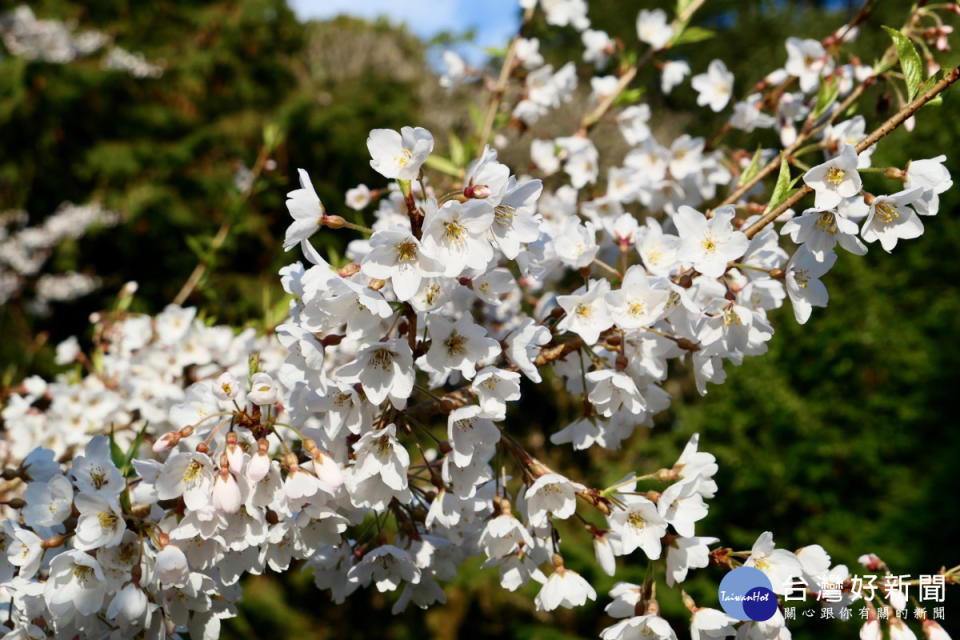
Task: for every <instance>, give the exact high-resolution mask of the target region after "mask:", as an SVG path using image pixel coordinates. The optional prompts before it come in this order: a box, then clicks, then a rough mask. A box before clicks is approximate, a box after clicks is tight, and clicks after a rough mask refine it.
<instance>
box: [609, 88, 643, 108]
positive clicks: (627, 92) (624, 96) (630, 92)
mask: <svg viewBox="0 0 960 640" xmlns="http://www.w3.org/2000/svg"><path fill="white" fill-rule="evenodd" d="M641 97H643V88H642V87H634V88H633V89H624V90H623V91H621V92H620V95H618V96H617V98H616V99H615V100H614V101H613V104H614V106H618V107H619V106H623V107H626V106H628V105H631V104H636V103H638V102H640V98H641Z"/></svg>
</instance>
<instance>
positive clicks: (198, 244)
mask: <svg viewBox="0 0 960 640" xmlns="http://www.w3.org/2000/svg"><path fill="white" fill-rule="evenodd" d="M185 242H186V243H187V248H189V249H190V251H193V253H194V255H196V256H197V258H199V259H200V260H204V259H205V258H206V256H207V244H208V242H207V239H206V238H205V237H201V236H187V237H186V238H185Z"/></svg>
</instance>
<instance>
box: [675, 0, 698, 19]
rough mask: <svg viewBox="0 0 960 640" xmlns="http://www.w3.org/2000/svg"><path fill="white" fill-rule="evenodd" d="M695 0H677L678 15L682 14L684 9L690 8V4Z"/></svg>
mask: <svg viewBox="0 0 960 640" xmlns="http://www.w3.org/2000/svg"><path fill="white" fill-rule="evenodd" d="M694 1H695V0H677V15H678V16H679V15H681V14H682V13H683V12H684V11H686V10H687V9H689V8H690V5H692V4H693V3H694Z"/></svg>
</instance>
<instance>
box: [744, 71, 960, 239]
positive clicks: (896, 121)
mask: <svg viewBox="0 0 960 640" xmlns="http://www.w3.org/2000/svg"><path fill="white" fill-rule="evenodd" d="M957 79H960V67H954V68H953V69H951V70H950V71H948V72H947V73H946V74H944V76H943V78H941V79H940V81H939V82H937V83H936V84H935V85H933V86H932V87H930V88H929V89H927V90H926V91H924V92H923V93H922V94H921V95H919V96H917V98H916V99H914V101H913V102H911V103H910V104H907V105H904V107H903V108H902V109H900V111H898V112H897V113H895V114H893V115H892V116H891V117H890V118H889V119H888V120H887V121H886V122H884V123H883V124H882V125H880V126H879V127H877V128H876V129H874V130H873V132H871V133H870V135H868V136H867V137H866V138H864V139H863V140H861V141H860V142H859V144H857V153H860V152H862V151H864V150H866V149H869V148H870V147H872V146H873V145H875V144H876V143H877V141H879V140H880V139H881V138H883V137H884V136H887V135H889V134H890V133H891V132H892V131H893V130H894V129H896V128H897V127H899V126H900V125H901V124H903V123H904V121H906V120H907V118H909V117H910V116H912V115H913V114H915V113H916V112H917V110H919V109H920V107H922V106H923V105H925V104H927V103H928V102H930V101H931V100H933V99H934V98H936V97H937V96H938V95H940V94H941V93H942V92H943V91H944V90H945V89H946V88H947V87H949V86H950V85H952V84H953V83H954V82H956V81H957ZM811 191H813V189H812V188H810V187H809V186H807V185H804V186H803V187H801V188H800V189H799V190H798V191H797V192H796V193H794V194H793V195H792V196H790V197H789V198H787V199H786V200H784V201H783V202H781V203H780V205H779V206H777V207H775V208H774V209H772V210H771V211H768V212H767V213H765V214H763V216H761V217H760V219H759V220H757V221H756V222H754V223H753V224H752V225H750V226H749V227H748V228H747V229H746V230H745V231H744V233H745V234H746V236H747V237H748V238H752V237H753V236H755V235H757V234H758V233H760V231H761V230H762V229H763V228H764V227H765V226H767V225H768V224H770V223H771V222H772V221H773V220H775V219H776V218H777V217H779V216H780V214H782V213H783V212H784V211H786V210H787V209H789V208H790V207H792V206H794V205H795V204H797V203H798V202H800V201H801V200H802V199H803V198H804V197H805V196H806V195H807V194H809V193H810V192H811Z"/></svg>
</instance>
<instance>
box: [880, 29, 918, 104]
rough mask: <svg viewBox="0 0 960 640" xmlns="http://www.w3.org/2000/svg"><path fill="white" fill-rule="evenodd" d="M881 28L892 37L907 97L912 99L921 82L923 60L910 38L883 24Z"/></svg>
mask: <svg viewBox="0 0 960 640" xmlns="http://www.w3.org/2000/svg"><path fill="white" fill-rule="evenodd" d="M883 29H884V31H886V32H887V33H889V34H890V37H891V38H893V44H894V46H895V47H896V48H897V57H898V58H899V59H900V70H901V71H902V72H903V79H904V80H905V81H906V83H907V96H908V98H907V99H908V100H913V99H914V98H915V97H916V96H917V92H918V91H919V89H920V85H921V84H923V61H922V60H921V59H920V54H919V53H917V48H916V47H915V46H913V42H911V41H910V38H908V37H907V36H905V35H903V34H902V33H900V32H899V31H897V30H896V29H891V28H890V27H887V26H884V27H883Z"/></svg>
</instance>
